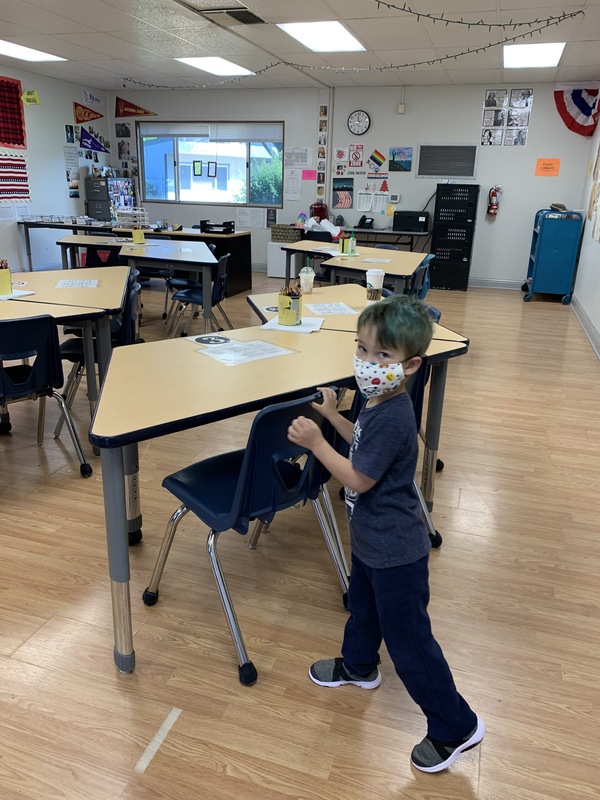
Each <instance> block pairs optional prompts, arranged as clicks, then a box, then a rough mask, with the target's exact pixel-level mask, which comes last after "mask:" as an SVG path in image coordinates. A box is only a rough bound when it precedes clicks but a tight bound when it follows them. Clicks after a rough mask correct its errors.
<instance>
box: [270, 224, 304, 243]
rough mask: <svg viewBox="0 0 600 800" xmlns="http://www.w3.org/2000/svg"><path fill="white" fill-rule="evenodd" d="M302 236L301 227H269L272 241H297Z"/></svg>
mask: <svg viewBox="0 0 600 800" xmlns="http://www.w3.org/2000/svg"><path fill="white" fill-rule="evenodd" d="M301 238H302V229H301V228H294V227H292V226H291V225H273V227H272V228H271V241H272V242H299V241H300V239H301Z"/></svg>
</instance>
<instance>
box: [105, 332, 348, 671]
mask: <svg viewBox="0 0 600 800" xmlns="http://www.w3.org/2000/svg"><path fill="white" fill-rule="evenodd" d="M206 338H207V339H208V340H214V339H215V338H217V339H218V338H226V339H229V340H233V341H239V342H249V341H256V340H259V341H264V342H267V343H271V344H274V345H277V346H279V347H283V348H286V349H288V350H291V351H292V352H291V353H290V354H287V355H279V356H276V357H273V358H265V359H263V360H259V361H249V362H246V363H242V364H239V365H237V366H227V365H225V364H222V363H221V362H219V361H216V360H214V359H213V358H210V357H208V356H206V355H202V354H201V353H199V352H197V351H198V350H200V349H208V348H210V347H211V345H208V344H202V343H201V342H202V339H203V337H202V336H198V337H193V338H192V340H190V339H187V338H186V339H168V340H163V341H158V342H149V343H147V344H136V345H135V346H131V347H119V348H117V349H116V350H115V351H114V353H113V357H112V359H111V362H110V366H109V369H108V374H107V376H106V380H105V382H104V385H103V387H102V393H101V396H100V401H99V403H98V406H97V409H96V414H95V416H94V420H93V422H92V428H91V431H90V441H91V443H92V444H93V445H94V446H96V447H99V448H101V451H102V453H101V456H102V480H103V491H104V509H105V517H106V537H107V544H108V566H109V576H110V585H111V595H112V604H113V621H114V633H115V649H114V659H115V663H116V665H117V667H118V668H119V670H121V671H122V672H132V671H133V669H134V668H135V653H134V649H133V634H132V627H131V604H130V596H129V552H128V533H129V526H128V510H129V509H128V502H127V501H126V490H125V485H126V484H125V468H126V467H125V468H124V464H125V465H127V464H128V463H130V464H131V463H137V446H138V443H139V442H142V441H146V440H148V439H153V438H156V437H158V436H165V435H167V434H170V433H175V432H177V431H183V430H188V429H190V428H194V427H197V426H200V425H205V424H208V423H209V422H215V421H218V420H223V419H227V418H229V417H233V416H237V415H239V414H244V413H246V412H249V411H257V410H258V409H260V408H263V407H264V406H266V405H268V404H270V403H274V402H280V401H283V400H289V399H292V398H294V397H301V396H304V395H306V394H309V393H310V392H312V391H313V390H314V388H315V387H316V386H322V385H327V384H337V385H338V386H346V385H349V383H350V382H351V381H352V380H353V371H352V359H351V357H350V356H351V353H352V350H351V341H349V336H348V333H346V332H340V331H323V332H321V333H319V334H318V335H309V336H307V335H304V334H299V333H294V332H293V331H290V333H280V332H279V331H264V330H261V328H259V327H258V326H257V327H253V328H241V329H238V330H233V331H227V332H226V333H225V334H223V335H222V336H221V335H220V336H219V337H214V336H208V337H206ZM198 340H200V341H198ZM157 375H158V376H160V392H157V391H156V385H157V384H156V381H157ZM184 384H185V391H182V386H183V385H184ZM207 387H210V389H209V390H207Z"/></svg>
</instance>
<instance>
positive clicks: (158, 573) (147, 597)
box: [142, 505, 189, 606]
mask: <svg viewBox="0 0 600 800" xmlns="http://www.w3.org/2000/svg"><path fill="white" fill-rule="evenodd" d="M188 511H189V508H188V507H187V506H186V505H180V506H179V508H178V509H177V511H175V512H174V513H173V514H171V517H170V518H169V521H168V523H167V529H166V531H165V535H164V536H163V540H162V543H161V545H160V550H159V552H158V557H157V559H156V564H155V565H154V571H153V572H152V577H151V578H150V583H149V584H148V586H147V587H146V589H145V591H144V594H143V595H142V599H143V601H144V603H145V604H146V605H147V606H153V605H154V604H155V603H156V601H157V600H158V584H159V583H160V579H161V578H162V574H163V571H164V569H165V564H166V563H167V558H168V556H169V552H170V550H171V545H172V544H173V539H174V537H175V531H176V530H177V526H178V525H179V523H180V522H181V520H182V519H183V518H184V517H185V515H186V514H187V513H188Z"/></svg>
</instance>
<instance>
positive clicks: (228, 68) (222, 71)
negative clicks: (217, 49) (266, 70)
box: [175, 56, 254, 75]
mask: <svg viewBox="0 0 600 800" xmlns="http://www.w3.org/2000/svg"><path fill="white" fill-rule="evenodd" d="M175 61H181V63H182V64H187V65H188V66H190V67H195V68H196V69H201V70H203V71H204V72H210V73H211V75H254V72H251V71H250V70H249V69H246V68H245V67H240V66H239V65H238V64H234V63H233V62H232V61H226V60H225V59H224V58H218V57H217V56H207V57H203V58H176V59H175Z"/></svg>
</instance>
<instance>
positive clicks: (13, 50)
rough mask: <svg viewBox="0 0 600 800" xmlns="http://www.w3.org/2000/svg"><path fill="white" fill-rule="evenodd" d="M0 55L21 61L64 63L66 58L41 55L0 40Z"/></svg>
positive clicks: (48, 54)
mask: <svg viewBox="0 0 600 800" xmlns="http://www.w3.org/2000/svg"><path fill="white" fill-rule="evenodd" d="M0 55H3V56H9V57H10V58H20V59H21V61H66V60H67V59H66V58H61V57H60V56H53V55H51V54H50V53H43V52H42V51H41V50H33V49H32V48H31V47H23V45H20V44H14V42H5V41H4V40H3V39H0Z"/></svg>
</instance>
